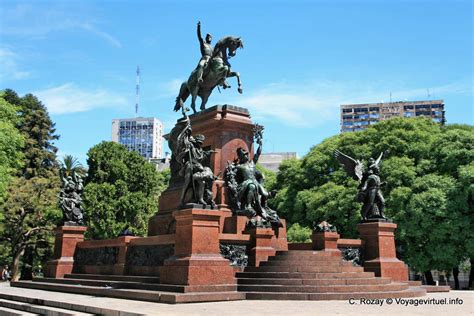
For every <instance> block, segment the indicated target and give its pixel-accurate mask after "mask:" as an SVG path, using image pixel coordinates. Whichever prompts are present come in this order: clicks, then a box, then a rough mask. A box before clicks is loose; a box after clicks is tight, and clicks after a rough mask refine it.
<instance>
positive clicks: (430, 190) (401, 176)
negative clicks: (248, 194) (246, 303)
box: [271, 118, 474, 271]
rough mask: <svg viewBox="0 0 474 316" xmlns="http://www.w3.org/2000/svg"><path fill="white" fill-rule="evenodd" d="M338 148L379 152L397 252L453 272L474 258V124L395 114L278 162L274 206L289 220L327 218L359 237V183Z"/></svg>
mask: <svg viewBox="0 0 474 316" xmlns="http://www.w3.org/2000/svg"><path fill="white" fill-rule="evenodd" d="M335 149H339V150H340V151H342V152H344V153H346V154H348V155H350V156H352V157H355V158H357V159H360V160H365V161H367V160H368V158H370V157H376V156H377V155H378V154H379V153H380V152H382V151H388V152H389V155H388V157H387V158H386V159H385V160H384V162H383V164H382V168H381V177H382V179H383V180H385V181H386V182H387V183H388V184H387V185H386V186H385V187H383V188H382V190H383V194H384V196H385V198H386V201H387V208H386V214H387V215H388V217H390V218H393V219H394V221H395V222H396V223H397V224H398V229H397V233H396V238H397V242H398V244H399V245H400V246H401V247H400V248H399V250H400V255H402V256H403V258H404V260H405V261H406V262H407V263H408V264H409V265H410V266H411V267H413V268H414V269H416V270H418V271H428V270H430V269H438V270H450V269H452V268H453V267H457V265H458V264H459V262H461V261H462V260H463V259H464V258H473V253H472V250H473V248H474V246H473V243H474V241H473V233H472V232H474V226H473V220H472V218H473V214H472V210H473V209H474V207H473V204H472V201H473V197H472V191H473V183H474V182H473V178H474V176H473V167H472V163H473V160H474V128H473V127H472V126H467V125H450V126H446V127H442V126H441V125H439V124H437V123H434V122H432V121H431V120H430V119H427V118H411V119H410V118H394V119H390V120H387V121H383V122H380V123H378V124H375V125H373V126H370V127H369V128H367V129H365V130H363V131H360V132H354V133H342V134H339V135H336V136H333V137H330V138H328V139H326V140H324V141H323V142H322V143H321V144H318V145H316V146H314V147H313V148H312V149H311V150H310V152H309V153H308V154H307V155H306V156H305V157H303V159H301V161H287V162H284V163H283V164H282V165H281V166H280V172H279V173H278V174H277V180H276V182H275V184H274V187H273V189H277V190H278V194H277V196H276V198H275V199H274V200H273V201H271V206H273V207H275V208H277V209H278V211H279V213H280V214H282V215H284V216H283V217H285V218H286V219H287V220H288V221H289V223H290V224H291V223H299V224H300V225H302V226H310V225H311V224H312V222H320V221H322V220H326V221H328V222H330V223H331V224H334V225H335V226H336V227H337V228H338V231H339V232H340V233H341V235H343V236H345V237H356V236H357V231H356V224H357V223H358V222H359V221H360V214H359V211H360V203H357V202H355V200H354V197H355V195H356V192H357V183H356V181H354V180H352V179H350V178H349V177H347V175H346V174H345V172H344V171H343V170H342V169H341V168H340V166H339V165H338V163H337V162H336V160H335V159H334V158H333V152H334V150H335Z"/></svg>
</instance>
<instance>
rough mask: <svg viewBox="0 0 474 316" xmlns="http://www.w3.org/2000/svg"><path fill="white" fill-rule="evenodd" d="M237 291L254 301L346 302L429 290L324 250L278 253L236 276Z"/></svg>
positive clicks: (412, 294) (408, 294)
mask: <svg viewBox="0 0 474 316" xmlns="http://www.w3.org/2000/svg"><path fill="white" fill-rule="evenodd" d="M237 280H238V290H239V291H241V292H245V293H246V298H247V299H251V300H347V299H349V298H355V299H358V298H372V299H374V298H378V299H384V298H398V297H418V296H423V295H425V294H426V291H425V290H424V289H421V288H417V287H409V285H408V284H407V283H399V282H393V281H392V280H391V279H390V278H379V277H375V276H374V273H373V272H364V269H363V268H362V267H356V266H353V265H352V263H351V262H347V261H344V260H342V258H341V256H340V255H336V256H334V253H331V252H324V251H319V252H318V251H307V250H290V251H283V252H277V255H276V256H274V257H270V258H269V260H268V261H267V262H263V263H262V264H261V266H260V267H247V268H245V270H244V272H239V273H237Z"/></svg>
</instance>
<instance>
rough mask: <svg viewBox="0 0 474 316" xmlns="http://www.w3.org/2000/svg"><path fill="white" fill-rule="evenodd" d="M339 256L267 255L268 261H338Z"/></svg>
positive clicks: (339, 259)
mask: <svg viewBox="0 0 474 316" xmlns="http://www.w3.org/2000/svg"><path fill="white" fill-rule="evenodd" d="M341 260H342V258H341V257H335V256H333V257H328V256H275V257H268V262H300V261H303V262H338V261H341Z"/></svg>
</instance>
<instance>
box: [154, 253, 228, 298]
mask: <svg viewBox="0 0 474 316" xmlns="http://www.w3.org/2000/svg"><path fill="white" fill-rule="evenodd" d="M160 283H162V284H178V285H189V286H209V285H221V284H236V279H235V277H234V269H233V268H232V267H231V266H230V265H229V260H227V259H224V258H223V257H222V256H221V255H214V256H211V255H192V256H190V257H185V258H176V259H175V258H172V259H169V260H167V261H166V262H165V265H164V266H162V267H161V268H160ZM207 288H208V287H207ZM216 290H217V291H219V288H216Z"/></svg>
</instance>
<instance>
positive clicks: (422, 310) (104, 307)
mask: <svg viewBox="0 0 474 316" xmlns="http://www.w3.org/2000/svg"><path fill="white" fill-rule="evenodd" d="M5 295H14V296H24V297H29V298H36V299H39V300H44V301H46V302H49V304H51V302H63V303H62V304H63V305H62V306H61V305H60V304H58V305H56V307H63V308H68V309H69V308H70V307H71V305H72V306H74V305H76V306H91V307H94V308H95V309H94V310H92V309H91V310H89V312H91V313H92V312H95V313H97V312H98V310H97V308H100V309H101V312H102V313H103V314H108V315H138V314H141V315H166V316H168V315H246V316H248V315H328V314H335V315H365V316H369V315H397V316H400V315H452V316H458V315H474V292H473V291H451V292H449V293H429V294H428V295H426V296H424V297H421V298H417V299H416V301H418V302H419V304H420V305H418V306H414V305H413V304H410V303H414V302H415V301H414V300H415V299H412V300H410V299H406V300H405V301H404V302H403V303H405V304H407V303H408V306H405V305H403V304H402V303H397V302H396V301H395V300H394V301H393V302H392V303H391V304H388V302H387V301H386V300H384V301H381V302H370V303H373V304H368V303H369V302H367V304H360V302H359V301H358V300H355V301H354V302H349V301H232V302H218V303H195V304H180V305H168V304H158V303H149V302H140V301H132V300H121V299H113V298H105V297H94V296H87V295H75V294H67V293H58V292H48V291H39V290H30V289H22V288H14V287H10V286H9V285H8V284H7V283H1V285H0V296H1V297H2V298H4V297H5ZM461 300H462V304H460V302H461ZM444 301H445V302H446V305H440V304H441V303H442V302H444ZM66 302H67V303H66ZM449 302H452V303H451V304H449ZM454 302H457V304H454ZM351 303H352V304H351ZM436 303H438V304H436ZM47 304H48V303H47ZM53 304H54V303H53ZM376 304H379V305H376ZM380 304H381V306H380ZM119 311H121V312H122V313H119ZM0 314H1V312H0Z"/></svg>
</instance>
